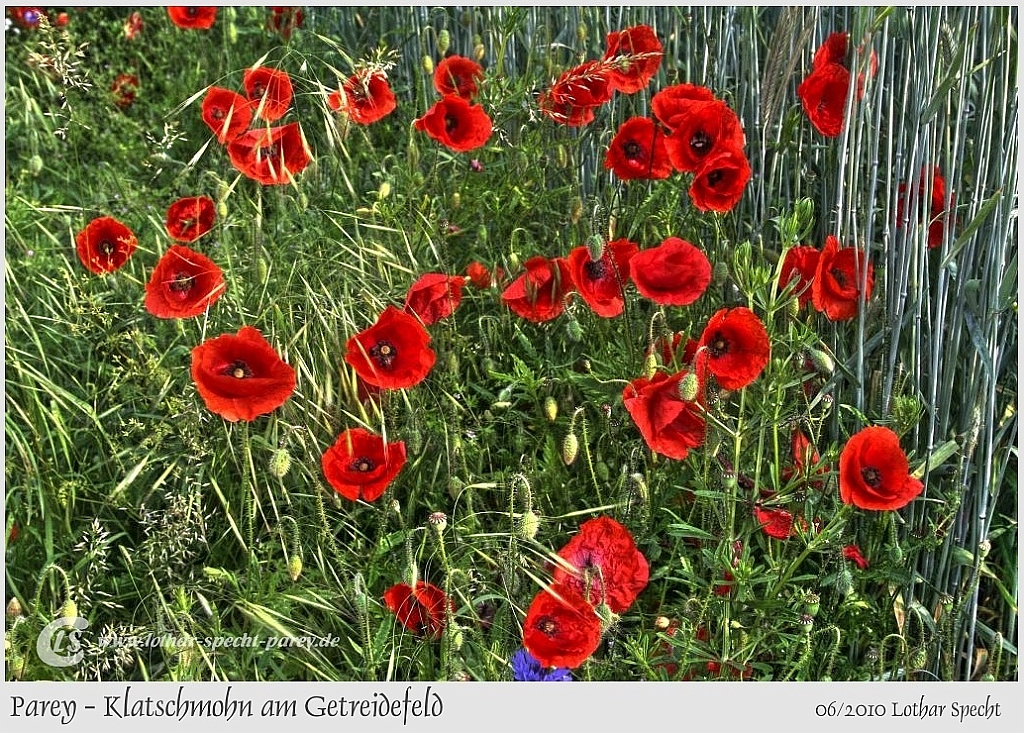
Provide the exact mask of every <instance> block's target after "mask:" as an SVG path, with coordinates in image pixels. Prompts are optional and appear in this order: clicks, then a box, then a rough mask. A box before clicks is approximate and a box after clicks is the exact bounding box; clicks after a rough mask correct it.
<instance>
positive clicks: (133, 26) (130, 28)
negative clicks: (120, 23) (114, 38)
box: [123, 11, 146, 41]
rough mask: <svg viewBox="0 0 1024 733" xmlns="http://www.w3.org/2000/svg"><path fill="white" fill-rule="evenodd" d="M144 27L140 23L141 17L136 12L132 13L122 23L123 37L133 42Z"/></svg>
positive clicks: (142, 23) (141, 22) (143, 24)
mask: <svg viewBox="0 0 1024 733" xmlns="http://www.w3.org/2000/svg"><path fill="white" fill-rule="evenodd" d="M145 25H146V24H145V23H144V22H143V21H142V15H141V14H140V13H139V12H138V11H135V12H133V13H132V14H131V15H129V16H128V19H127V20H126V21H125V22H124V29H123V30H124V37H125V38H126V39H128V40H129V41H134V40H135V37H136V36H137V35H139V34H140V33H142V29H143V27H145Z"/></svg>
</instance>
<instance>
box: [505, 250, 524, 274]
mask: <svg viewBox="0 0 1024 733" xmlns="http://www.w3.org/2000/svg"><path fill="white" fill-rule="evenodd" d="M520 264H522V263H521V262H520V260H519V253H518V252H509V253H508V266H509V267H511V268H512V269H513V270H518V269H519V265H520Z"/></svg>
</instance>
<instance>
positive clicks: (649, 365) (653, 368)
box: [644, 353, 658, 379]
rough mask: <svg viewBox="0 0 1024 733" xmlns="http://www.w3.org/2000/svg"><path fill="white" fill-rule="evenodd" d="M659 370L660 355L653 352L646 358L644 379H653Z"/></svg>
mask: <svg viewBox="0 0 1024 733" xmlns="http://www.w3.org/2000/svg"><path fill="white" fill-rule="evenodd" d="M657 371H658V357H656V356H655V355H654V354H653V353H651V354H648V355H647V357H646V358H645V359H644V379H653V378H654V375H655V374H656V373H657Z"/></svg>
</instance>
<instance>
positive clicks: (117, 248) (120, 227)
mask: <svg viewBox="0 0 1024 733" xmlns="http://www.w3.org/2000/svg"><path fill="white" fill-rule="evenodd" d="M138 244H139V241H138V240H137V239H136V238H135V233H134V232H133V231H132V230H131V229H129V228H128V227H126V226H125V225H124V224H122V223H121V222H119V221H118V220H117V219H115V218H114V217H112V216H101V217H100V218H98V219H93V220H92V221H91V222H89V223H88V224H87V225H86V227H85V229H83V230H82V231H80V232H79V233H78V234H77V236H76V237H75V245H76V251H77V253H78V259H80V260H81V261H82V264H83V265H85V267H86V269H88V270H89V271H90V272H94V273H96V274H97V275H104V274H106V273H108V272H114V271H115V270H119V269H120V268H121V267H123V266H124V263H126V262H127V261H128V259H129V258H130V257H131V256H132V254H133V253H134V252H135V248H136V247H137V246H138Z"/></svg>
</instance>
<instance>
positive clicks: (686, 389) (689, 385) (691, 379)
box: [679, 372, 700, 402]
mask: <svg viewBox="0 0 1024 733" xmlns="http://www.w3.org/2000/svg"><path fill="white" fill-rule="evenodd" d="M699 391H700V381H699V380H698V379H697V375H696V373H694V372H687V374H686V376H685V377H683V378H682V379H680V380H679V396H680V397H682V398H683V400H685V401H686V402H693V401H694V400H695V399H697V392H699Z"/></svg>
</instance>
